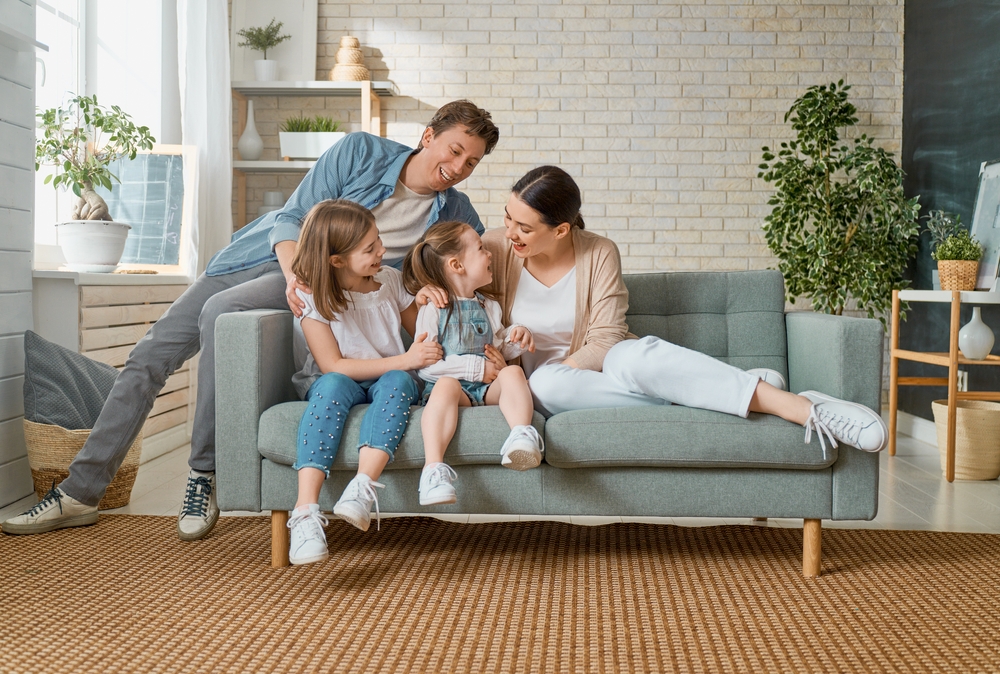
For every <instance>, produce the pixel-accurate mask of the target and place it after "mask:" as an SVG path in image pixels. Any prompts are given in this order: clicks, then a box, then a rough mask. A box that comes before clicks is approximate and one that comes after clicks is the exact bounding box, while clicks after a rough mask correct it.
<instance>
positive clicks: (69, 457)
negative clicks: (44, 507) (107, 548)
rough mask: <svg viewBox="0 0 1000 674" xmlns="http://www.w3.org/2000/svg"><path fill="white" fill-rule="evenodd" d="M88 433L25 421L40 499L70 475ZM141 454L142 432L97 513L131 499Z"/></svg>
mask: <svg viewBox="0 0 1000 674" xmlns="http://www.w3.org/2000/svg"><path fill="white" fill-rule="evenodd" d="M89 436H90V430H88V429H83V430H79V431H71V430H69V429H66V428H62V427H61V426H53V425H51V424H36V423H35V422H33V421H28V420H27V419H25V420H24V444H25V445H26V446H27V448H28V465H29V466H30V467H31V480H32V482H34V483H35V494H37V495H38V498H42V497H44V496H45V494H46V493H47V492H48V491H49V489H51V488H52V483H53V481H55V483H56V484H59V483H60V482H62V481H63V480H65V479H66V478H67V477H68V476H69V464H70V463H71V462H72V461H73V458H74V457H76V455H77V453H79V451H80V450H81V449H83V443H85V442H86V441H87V438H88V437H89ZM141 453H142V432H140V433H139V435H138V437H136V439H135V442H133V443H132V446H131V447H129V448H128V454H126V455H125V460H124V461H123V462H122V465H121V467H120V468H119V469H118V474H117V475H115V479H114V480H112V481H111V484H110V485H108V490H107V491H106V492H105V493H104V498H102V499H101V502H100V503H99V504H98V505H97V508H98V509H99V510H109V509H111V508H121V507H122V506H126V505H128V502H129V500H130V499H131V498H132V485H134V484H135V474H136V473H137V472H139V455H140V454H141Z"/></svg>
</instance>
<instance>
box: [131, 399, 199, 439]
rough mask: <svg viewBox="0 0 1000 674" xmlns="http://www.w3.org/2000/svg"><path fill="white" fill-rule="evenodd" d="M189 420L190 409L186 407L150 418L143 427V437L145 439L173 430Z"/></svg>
mask: <svg viewBox="0 0 1000 674" xmlns="http://www.w3.org/2000/svg"><path fill="white" fill-rule="evenodd" d="M187 418H188V408H187V406H186V405H185V406H184V407H178V408H177V409H175V410H171V411H169V412H164V413H163V414H158V415H157V416H155V417H149V418H148V419H146V423H145V424H144V425H143V427H142V435H143V437H145V436H147V435H156V434H157V433H162V432H163V431H165V430H168V429H170V428H173V427H174V426H179V425H180V424H183V423H187Z"/></svg>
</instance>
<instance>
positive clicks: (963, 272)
mask: <svg viewBox="0 0 1000 674" xmlns="http://www.w3.org/2000/svg"><path fill="white" fill-rule="evenodd" d="M978 270H979V261H978V260H938V276H940V277H941V290H975V289H976V272H977V271H978Z"/></svg>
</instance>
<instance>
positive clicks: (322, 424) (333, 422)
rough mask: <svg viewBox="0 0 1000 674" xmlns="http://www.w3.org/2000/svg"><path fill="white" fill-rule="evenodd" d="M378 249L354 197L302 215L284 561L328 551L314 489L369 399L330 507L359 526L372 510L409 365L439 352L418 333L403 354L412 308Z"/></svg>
mask: <svg viewBox="0 0 1000 674" xmlns="http://www.w3.org/2000/svg"><path fill="white" fill-rule="evenodd" d="M384 254H385V248H384V247H383V246H382V241H381V239H380V238H379V235H378V229H377V228H376V226H375V218H374V217H373V216H372V214H371V212H370V211H368V209H366V208H364V207H362V206H359V205H358V204H356V203H354V202H351V201H346V200H339V199H338V200H336V201H324V202H321V203H319V204H317V205H316V206H314V207H313V209H312V210H310V211H309V213H308V214H307V215H306V217H305V219H304V221H303V225H302V232H301V235H300V237H299V245H298V249H297V251H296V254H295V258H294V260H293V261H292V271H293V272H294V273H295V276H296V278H297V279H298V280H299V281H300V282H302V283H303V284H305V285H307V286H308V287H309V288H310V289H311V290H312V292H311V293H304V292H301V291H298V294H299V297H300V298H301V299H302V300H303V302H304V303H305V308H304V309H303V314H302V322H301V328H302V332H303V334H304V335H305V338H306V343H307V344H308V346H309V357H308V358H307V360H306V365H305V368H304V369H303V370H302V371H301V372H299V373H298V374H296V376H295V377H294V378H293V382H294V384H295V386H296V388H297V389H298V390H299V392H300V395H302V396H303V397H304V399H305V400H306V402H307V403H308V406H307V407H306V410H305V412H304V413H303V415H302V420H301V422H300V423H299V432H298V443H297V450H296V461H295V465H294V466H292V467H293V468H294V469H295V470H297V471H298V485H299V496H298V500H297V502H296V507H295V510H294V511H293V512H292V516H291V518H290V519H289V521H288V527H289V528H290V529H291V532H290V539H291V540H290V549H289V561H290V562H291V563H292V564H309V563H311V562H317V561H321V560H324V559H326V558H327V557H328V556H329V552H328V550H327V544H326V536H325V534H324V532H323V525H324V524H326V522H327V520H326V518H325V517H323V515H321V514H320V512H319V493H320V489H321V487H322V485H323V482H324V481H325V480H326V478H327V477H329V476H330V467H331V465H332V464H333V461H334V458H335V457H336V454H337V449H338V448H339V446H340V441H341V437H342V436H343V433H344V427H345V425H346V424H347V421H348V415H349V414H350V411H351V408H352V407H353V406H355V405H363V404H366V403H367V404H368V409H367V410H366V411H365V413H364V416H363V417H362V419H361V426H360V432H359V434H358V435H359V437H358V473H357V475H356V476H355V477H354V479H353V480H351V481H350V482H349V483H348V485H347V488H346V489H345V490H344V493H343V495H342V496H341V497H340V500H339V501H337V504H336V506H335V507H334V509H333V513H334V514H335V515H337V516H338V517H340V518H342V519H344V520H346V521H347V522H350V523H351V524H353V525H354V526H356V527H358V528H359V529H361V530H362V531H367V530H368V525H369V523H370V521H371V508H372V505H373V504H374V506H375V512H376V515H377V514H378V498H377V497H376V494H375V489H374V488H375V487H382V486H383V485H381V484H379V483H378V482H376V480H377V479H378V478H379V476H380V475H381V473H382V470H383V469H384V468H385V466H386V465H387V464H388V463H389V462H390V461H392V460H393V457H394V454H395V451H396V448H397V447H398V445H399V442H400V439H401V438H402V437H403V432H404V431H405V430H406V425H407V422H408V421H409V418H410V405H411V404H415V403H416V402H417V397H418V395H419V389H418V386H417V382H416V380H415V378H414V377H413V376H412V375H411V374H410V371H412V370H416V369H419V368H421V367H424V366H426V365H429V364H430V363H433V362H436V361H437V360H438V359H439V358H440V356H441V353H442V351H441V347H440V345H438V344H436V343H434V342H431V341H428V340H426V336H425V335H419V334H418V335H417V336H416V338H415V340H414V343H413V346H412V347H410V349H409V350H408V351H407V350H406V349H404V348H403V342H402V339H401V338H400V334H399V330H400V327H401V326H402V327H404V328H406V330H407V331H408V332H409V333H410V334H411V335H412V334H415V333H414V326H415V323H416V317H417V309H416V305H415V304H414V303H413V297H412V296H411V295H410V294H409V293H407V292H406V289H405V288H404V287H403V283H402V275H401V274H400V272H398V271H397V270H395V269H392V268H391V267H382V266H381V262H382V256H383V255H384Z"/></svg>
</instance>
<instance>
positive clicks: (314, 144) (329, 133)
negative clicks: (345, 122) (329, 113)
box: [278, 116, 347, 161]
mask: <svg viewBox="0 0 1000 674" xmlns="http://www.w3.org/2000/svg"><path fill="white" fill-rule="evenodd" d="M346 135H347V133H346V132H344V131H340V122H337V121H334V120H333V119H332V118H331V117H320V116H317V117H312V118H309V117H289V118H288V119H286V120H285V121H284V122H282V124H281V128H280V130H279V131H278V142H279V144H280V146H281V156H282V158H283V159H285V160H286V161H288V160H291V159H318V158H319V157H320V155H322V154H323V153H324V152H326V151H327V150H329V149H330V148H331V147H333V146H334V144H336V143H337V141H339V140H340V139H341V138H343V137H344V136H346Z"/></svg>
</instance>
